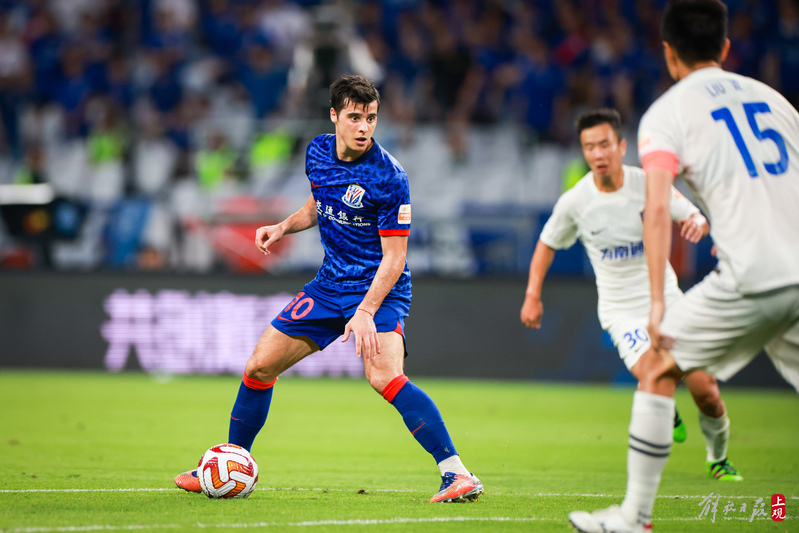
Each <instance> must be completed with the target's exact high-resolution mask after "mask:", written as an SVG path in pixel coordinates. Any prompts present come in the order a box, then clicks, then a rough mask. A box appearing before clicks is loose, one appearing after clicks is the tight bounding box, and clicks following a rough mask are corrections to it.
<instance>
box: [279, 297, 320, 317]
mask: <svg viewBox="0 0 799 533" xmlns="http://www.w3.org/2000/svg"><path fill="white" fill-rule="evenodd" d="M303 296H305V293H304V292H301V293H299V294H298V295H297V296H295V297H294V299H293V300H292V301H291V302H290V303H289V304H288V305H287V306H286V308H285V309H283V313H288V312H289V311H291V318H293V319H294V320H299V319H301V318H304V317H305V315H307V314H308V313H310V312H311V309H313V298H311V297H310V296H309V297H307V298H303Z"/></svg>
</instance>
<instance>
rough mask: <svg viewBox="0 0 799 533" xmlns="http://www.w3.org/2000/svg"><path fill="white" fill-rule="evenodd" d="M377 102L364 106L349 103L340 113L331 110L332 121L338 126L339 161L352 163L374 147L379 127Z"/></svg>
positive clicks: (337, 145)
mask: <svg viewBox="0 0 799 533" xmlns="http://www.w3.org/2000/svg"><path fill="white" fill-rule="evenodd" d="M377 107H378V104H377V100H375V101H374V102H372V103H370V104H367V105H362V104H354V103H352V102H347V105H346V106H345V107H344V108H342V109H341V111H339V112H338V113H336V110H335V109H333V108H332V107H331V108H330V120H332V121H333V124H335V125H336V152H337V155H338V157H339V159H341V160H343V161H352V160H353V159H357V158H359V157H360V156H362V155H363V154H364V153H365V152H366V151H367V150H369V148H371V146H372V134H373V133H374V131H375V126H377Z"/></svg>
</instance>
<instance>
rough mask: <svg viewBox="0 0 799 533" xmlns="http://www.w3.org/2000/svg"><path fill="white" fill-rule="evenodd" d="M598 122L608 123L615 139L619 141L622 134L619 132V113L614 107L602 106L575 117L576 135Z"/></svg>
mask: <svg viewBox="0 0 799 533" xmlns="http://www.w3.org/2000/svg"><path fill="white" fill-rule="evenodd" d="M600 124H608V125H610V127H611V128H612V129H613V132H614V133H615V134H616V140H617V141H621V140H622V139H623V138H624V135H622V133H621V115H619V112H618V111H616V110H615V109H610V108H604V109H596V110H594V111H589V112H588V113H583V114H582V115H580V116H579V117H577V126H576V127H577V137H579V136H580V134H581V133H582V132H583V130H587V129H588V128H593V127H594V126H599V125H600Z"/></svg>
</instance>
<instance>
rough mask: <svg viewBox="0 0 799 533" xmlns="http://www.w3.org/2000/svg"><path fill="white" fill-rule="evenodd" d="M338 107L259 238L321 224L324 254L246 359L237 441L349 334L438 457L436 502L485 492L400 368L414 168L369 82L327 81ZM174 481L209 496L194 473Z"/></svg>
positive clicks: (269, 239)
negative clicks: (405, 164) (392, 137)
mask: <svg viewBox="0 0 799 533" xmlns="http://www.w3.org/2000/svg"><path fill="white" fill-rule="evenodd" d="M330 103H331V108H330V120H331V121H332V122H333V124H334V125H335V134H334V135H320V136H318V137H316V138H315V139H314V140H313V141H311V143H310V144H309V145H308V148H307V151H306V159H305V172H306V174H307V175H308V179H309V180H310V182H311V193H312V194H311V196H310V197H309V198H308V201H307V202H305V205H304V206H303V207H302V208H301V209H300V210H299V211H297V212H296V213H294V214H293V215H291V216H289V217H288V218H286V219H285V220H284V221H282V222H280V223H279V224H275V225H273V226H264V227H261V228H259V229H258V230H257V231H256V234H255V245H256V246H257V247H258V248H259V249H260V250H261V251H262V252H263V253H264V254H268V253H269V248H270V246H272V244H274V243H275V242H277V241H278V240H280V239H281V238H282V237H283V236H284V235H288V234H291V233H297V232H300V231H303V230H306V229H309V228H312V227H314V226H316V225H318V226H319V233H320V235H321V238H322V245H323V247H324V250H325V258H324V261H323V263H322V267H321V268H320V269H319V272H318V273H317V275H316V278H314V279H313V280H312V281H311V282H310V283H308V284H306V285H305V287H304V288H303V290H302V291H301V292H300V293H299V294H298V295H297V296H296V298H294V299H293V300H292V301H291V302H290V303H289V304H288V305H287V306H286V308H285V309H283V311H282V312H281V313H280V314H279V315H278V316H277V317H276V318H275V319H274V320H273V321H272V324H271V325H270V326H269V327H267V329H266V331H264V333H263V335H262V336H261V339H260V340H259V341H258V344H257V345H256V347H255V350H254V352H253V354H252V356H250V359H249V360H248V361H247V365H246V367H245V370H244V376H243V379H242V383H241V385H240V387H239V393H238V396H237V397H236V402H235V404H234V405H233V411H232V413H231V416H230V430H229V436H228V440H229V442H230V443H232V444H238V445H239V446H242V447H243V448H246V449H247V450H249V449H250V448H251V447H252V444H253V441H254V440H255V436H256V435H257V434H258V432H259V431H260V429H261V428H262V427H263V425H264V423H265V422H266V417H267V414H268V413H269V406H270V403H271V399H272V390H273V385H274V384H275V382H276V381H277V378H278V376H279V375H280V374H281V373H282V372H284V371H285V370H287V369H289V368H291V366H293V365H294V364H295V363H297V362H298V361H300V360H301V359H303V358H304V357H306V356H308V355H310V354H311V353H313V352H315V351H317V350H321V349H322V348H324V347H325V346H327V345H329V344H330V343H331V342H333V341H334V340H335V339H336V338H338V337H339V336H340V335H343V338H342V341H346V340H348V339H349V337H350V335H353V336H354V337H355V350H356V355H358V356H359V357H361V356H362V357H363V363H364V370H365V373H366V378H367V379H368V380H369V384H370V385H371V386H372V387H373V388H374V389H375V390H376V391H377V392H379V393H380V394H381V395H382V396H383V398H385V399H386V401H388V402H389V403H391V404H392V405H393V406H394V407H395V408H396V409H397V411H399V413H400V415H402V419H403V421H404V422H405V425H406V426H407V427H408V430H409V431H410V432H411V434H412V435H413V436H414V438H415V439H416V440H417V441H418V442H419V444H421V445H422V447H423V448H424V449H425V451H427V452H428V453H430V454H431V455H432V456H433V458H434V459H435V461H436V463H438V466H439V469H440V471H441V480H442V483H441V487H440V489H439V492H438V493H437V494H436V495H435V496H433V498H432V499H431V500H430V501H431V502H453V501H464V500H476V499H477V498H478V497H479V496H480V495H481V494H483V493H484V492H485V491H484V489H483V484H482V483H481V482H480V480H479V479H477V477H476V476H475V475H474V474H472V473H471V472H469V470H468V469H466V467H465V466H464V465H463V463H462V462H461V459H460V457H459V456H458V454H457V452H456V451H455V447H454V445H453V444H452V440H451V439H450V436H449V433H448V432H447V428H446V426H445V425H444V421H443V420H442V418H441V414H440V413H439V411H438V408H437V407H436V404H435V403H434V402H433V400H432V399H430V397H429V396H428V395H427V394H426V393H425V392H424V391H423V390H421V389H420V388H419V387H417V386H416V385H414V384H413V383H412V382H411V381H409V380H408V378H407V376H405V374H404V373H403V363H404V358H405V355H406V351H405V336H404V335H405V334H404V323H405V317H406V316H408V310H409V309H410V304H411V276H410V271H409V270H408V266H407V264H406V262H405V255H406V252H407V247H408V235H409V234H410V224H411V203H410V194H409V189H408V177H407V175H406V174H405V171H404V170H403V169H402V167H401V166H400V164H399V163H398V162H397V160H396V159H394V158H393V157H392V156H391V154H389V153H388V152H387V151H385V150H384V149H383V148H382V147H381V146H380V145H379V144H378V143H377V141H375V140H374V139H372V134H373V133H374V130H375V126H377V112H378V109H379V107H380V95H379V93H378V91H377V89H376V88H375V86H374V85H373V84H372V82H370V81H369V80H368V79H366V78H364V77H362V76H347V77H343V78H340V79H338V80H336V81H335V82H334V83H333V84H332V85H331V86H330ZM175 483H176V484H177V486H178V487H180V488H182V489H185V490H187V491H190V492H200V485H199V482H198V480H197V475H196V471H194V470H192V471H188V472H184V473H183V474H180V475H178V476H177V477H176V478H175Z"/></svg>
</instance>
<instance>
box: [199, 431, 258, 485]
mask: <svg viewBox="0 0 799 533" xmlns="http://www.w3.org/2000/svg"><path fill="white" fill-rule="evenodd" d="M197 478H198V479H199V480H200V488H201V489H202V491H203V494H205V495H206V496H208V497H209V498H246V497H247V496H249V495H250V494H252V491H254V490H255V485H256V484H257V483H258V464H257V463H256V462H255V459H253V458H252V455H250V452H248V451H247V450H245V449H244V448H242V447H241V446H237V445H236V444H217V445H216V446H212V447H211V448H209V449H208V451H207V452H205V453H204V454H203V456H202V457H201V458H200V464H199V465H198V466H197Z"/></svg>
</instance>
